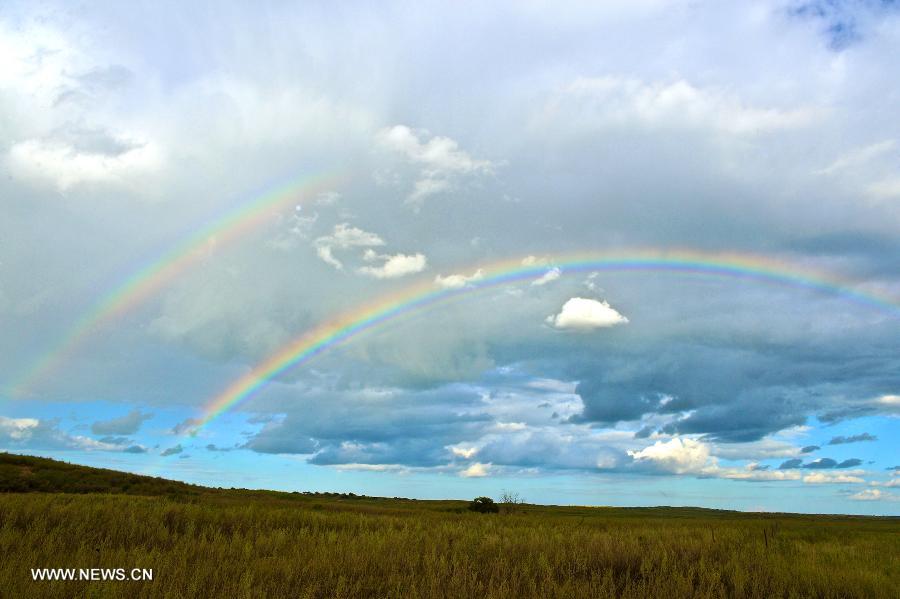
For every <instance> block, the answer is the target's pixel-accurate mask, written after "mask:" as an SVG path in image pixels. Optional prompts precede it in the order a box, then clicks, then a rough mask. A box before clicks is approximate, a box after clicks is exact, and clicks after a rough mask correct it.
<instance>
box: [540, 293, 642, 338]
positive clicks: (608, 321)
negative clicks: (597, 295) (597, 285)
mask: <svg viewBox="0 0 900 599" xmlns="http://www.w3.org/2000/svg"><path fill="white" fill-rule="evenodd" d="M546 321H547V323H548V324H550V325H552V326H554V327H556V328H557V329H577V330H590V329H596V328H604V327H611V326H615V325H618V324H626V323H627V322H628V319H627V318H626V317H625V316H623V315H621V314H619V312H617V311H616V310H615V309H614V308H612V307H610V305H609V304H608V303H606V302H605V301H598V300H594V299H587V298H583V297H573V298H571V299H569V300H568V301H567V302H566V303H565V304H563V307H562V310H561V311H560V312H559V314H555V315H551V316H548V317H547V320H546Z"/></svg>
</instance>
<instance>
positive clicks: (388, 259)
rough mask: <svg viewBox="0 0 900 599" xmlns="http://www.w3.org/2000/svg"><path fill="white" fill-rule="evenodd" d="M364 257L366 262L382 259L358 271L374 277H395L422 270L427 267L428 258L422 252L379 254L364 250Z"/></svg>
mask: <svg viewBox="0 0 900 599" xmlns="http://www.w3.org/2000/svg"><path fill="white" fill-rule="evenodd" d="M364 259H365V260H366V261H367V262H373V261H378V260H381V261H382V264H381V265H379V266H363V267H361V268H360V269H359V272H360V273H362V274H364V275H367V276H370V277H374V278H376V279H396V278H399V277H403V276H406V275H410V274H415V273H417V272H422V271H423V270H425V269H426V268H427V267H428V260H427V259H426V258H425V255H424V254H394V255H381V254H376V253H375V252H366V254H365V255H364Z"/></svg>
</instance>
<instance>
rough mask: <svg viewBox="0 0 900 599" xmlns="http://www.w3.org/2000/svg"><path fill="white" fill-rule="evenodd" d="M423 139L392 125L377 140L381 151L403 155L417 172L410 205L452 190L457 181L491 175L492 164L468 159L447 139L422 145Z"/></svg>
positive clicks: (419, 133) (433, 139) (421, 133)
mask: <svg viewBox="0 0 900 599" xmlns="http://www.w3.org/2000/svg"><path fill="white" fill-rule="evenodd" d="M427 135H428V132H427V131H415V130H413V129H411V128H409V127H407V126H405V125H395V126H393V127H390V128H387V129H384V130H382V131H381V132H380V133H379V134H378V136H377V140H378V142H379V143H380V144H381V145H382V146H383V147H385V148H387V149H389V150H391V151H393V152H396V153H399V154H401V155H403V156H404V157H405V158H406V160H407V161H408V162H410V163H411V164H413V165H414V166H416V167H417V168H418V169H419V174H418V179H417V180H416V182H415V184H414V187H413V191H412V192H411V193H410V194H409V196H408V197H407V201H409V202H410V203H413V204H421V203H422V202H423V201H424V200H425V199H426V198H428V197H429V196H433V195H436V194H439V193H443V192H446V191H448V190H450V189H452V188H453V182H454V179H455V178H457V177H460V176H463V175H484V174H490V173H492V172H494V164H493V163H491V162H490V161H489V160H477V159H475V158H472V156H470V155H469V154H468V153H467V152H465V151H463V150H461V149H460V148H459V144H458V143H457V142H456V141H454V140H452V139H450V138H449V137H442V136H434V137H431V138H430V139H428V140H427V141H423V140H424V139H425V137H427Z"/></svg>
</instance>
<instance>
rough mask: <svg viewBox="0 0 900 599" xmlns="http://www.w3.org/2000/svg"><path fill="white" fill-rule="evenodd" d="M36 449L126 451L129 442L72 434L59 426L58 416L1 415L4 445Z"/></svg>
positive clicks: (0, 437) (1, 443)
mask: <svg viewBox="0 0 900 599" xmlns="http://www.w3.org/2000/svg"><path fill="white" fill-rule="evenodd" d="M9 446H14V447H27V448H34V449H43V450H48V449H77V450H105V451H122V450H123V449H124V448H125V446H124V445H120V444H117V443H107V442H104V441H97V440H95V439H91V438H90V437H85V436H83V435H70V434H69V433H67V432H65V431H63V430H61V429H60V428H59V421H58V420H40V419H37V418H8V417H6V416H0V447H9Z"/></svg>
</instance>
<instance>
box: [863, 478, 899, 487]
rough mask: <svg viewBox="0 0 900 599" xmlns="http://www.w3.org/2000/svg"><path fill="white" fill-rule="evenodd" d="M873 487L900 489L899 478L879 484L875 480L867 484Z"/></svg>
mask: <svg viewBox="0 0 900 599" xmlns="http://www.w3.org/2000/svg"><path fill="white" fill-rule="evenodd" d="M869 484H870V485H872V486H873V487H900V478H892V479H891V480H889V481H887V482H880V481H877V480H873V481H872V482H870V483H869Z"/></svg>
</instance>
